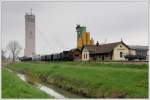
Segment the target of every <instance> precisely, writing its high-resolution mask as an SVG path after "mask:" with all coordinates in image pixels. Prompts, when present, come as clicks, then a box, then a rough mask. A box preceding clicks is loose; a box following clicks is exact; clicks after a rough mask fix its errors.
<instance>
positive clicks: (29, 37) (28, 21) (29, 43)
mask: <svg viewBox="0 0 150 100" xmlns="http://www.w3.org/2000/svg"><path fill="white" fill-rule="evenodd" d="M33 55H35V15H33V14H32V12H31V13H30V14H29V13H26V14H25V50H24V56H27V57H30V56H33Z"/></svg>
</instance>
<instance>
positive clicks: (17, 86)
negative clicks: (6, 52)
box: [2, 68, 50, 98]
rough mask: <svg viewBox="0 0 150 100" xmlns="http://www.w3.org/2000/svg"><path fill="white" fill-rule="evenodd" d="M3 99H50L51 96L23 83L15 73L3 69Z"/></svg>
mask: <svg viewBox="0 0 150 100" xmlns="http://www.w3.org/2000/svg"><path fill="white" fill-rule="evenodd" d="M2 98H50V96H48V95H47V94H45V93H43V92H41V91H40V90H38V89H37V88H34V87H32V86H31V85H30V84H27V83H25V82H23V81H22V80H20V79H19V78H18V77H17V76H16V74H15V73H12V72H9V71H8V70H7V69H6V68H2Z"/></svg>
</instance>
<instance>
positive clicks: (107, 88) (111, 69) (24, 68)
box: [8, 62, 148, 98]
mask: <svg viewBox="0 0 150 100" xmlns="http://www.w3.org/2000/svg"><path fill="white" fill-rule="evenodd" d="M8 68H10V69H12V70H14V71H17V72H21V73H25V74H28V75H29V76H31V77H32V78H31V79H34V77H35V78H36V79H37V77H38V78H39V80H41V81H42V82H44V83H47V84H53V85H56V86H58V87H60V88H62V89H64V90H67V91H70V92H72V93H76V94H78V95H82V96H84V97H92V98H148V65H147V64H141V65H133V64H111V63H110V64H103V63H96V62H94V63H93V62H53V63H46V64H44V63H27V62H26V63H17V64H13V65H8Z"/></svg>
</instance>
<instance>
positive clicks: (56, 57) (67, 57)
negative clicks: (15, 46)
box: [19, 51, 73, 61]
mask: <svg viewBox="0 0 150 100" xmlns="http://www.w3.org/2000/svg"><path fill="white" fill-rule="evenodd" d="M19 60H20V61H73V53H72V52H71V51H63V52H61V53H57V54H49V55H42V56H40V55H35V56H32V57H26V56H23V57H20V58H19Z"/></svg>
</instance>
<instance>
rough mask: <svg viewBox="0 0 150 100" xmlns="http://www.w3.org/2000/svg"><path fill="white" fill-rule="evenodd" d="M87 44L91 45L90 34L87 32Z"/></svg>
mask: <svg viewBox="0 0 150 100" xmlns="http://www.w3.org/2000/svg"><path fill="white" fill-rule="evenodd" d="M86 44H87V45H90V32H86Z"/></svg>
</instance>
